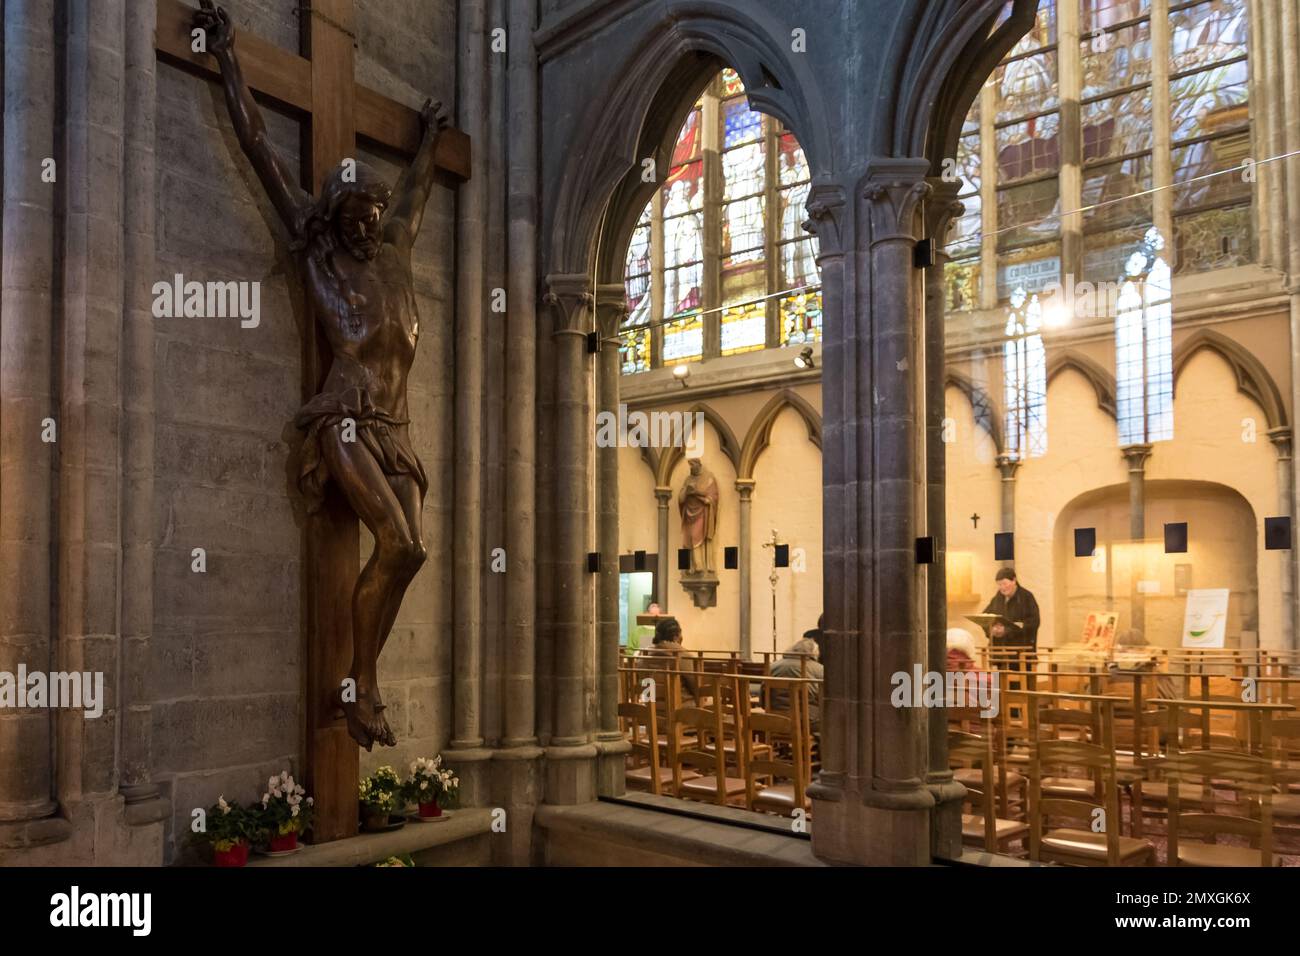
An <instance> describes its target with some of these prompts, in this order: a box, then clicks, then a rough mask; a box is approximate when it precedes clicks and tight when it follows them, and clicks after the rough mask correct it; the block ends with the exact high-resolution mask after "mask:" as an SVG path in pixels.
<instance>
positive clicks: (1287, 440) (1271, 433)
mask: <svg viewBox="0 0 1300 956" xmlns="http://www.w3.org/2000/svg"><path fill="white" fill-rule="evenodd" d="M1267 434H1268V440H1269V441H1271V442H1272V443H1273V449H1274V450H1275V451H1276V452H1277V457H1278V458H1280V459H1286V458H1290V457H1291V451H1292V447H1293V446H1292V442H1291V426H1290V425H1283V426H1281V427H1279V428H1270V429H1269V430H1268V432H1267Z"/></svg>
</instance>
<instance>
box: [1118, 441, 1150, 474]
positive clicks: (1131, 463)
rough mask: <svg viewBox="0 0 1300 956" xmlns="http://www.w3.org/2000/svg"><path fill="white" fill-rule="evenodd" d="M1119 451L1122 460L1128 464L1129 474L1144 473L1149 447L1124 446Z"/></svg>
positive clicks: (1143, 445)
mask: <svg viewBox="0 0 1300 956" xmlns="http://www.w3.org/2000/svg"><path fill="white" fill-rule="evenodd" d="M1119 451H1120V454H1122V455H1123V456H1124V460H1125V461H1127V462H1128V470H1129V473H1130V474H1134V473H1137V474H1141V473H1142V472H1144V471H1146V466H1147V459H1148V458H1150V457H1151V446H1150V445H1148V444H1142V445H1125V446H1124V447H1123V448H1121V449H1120V450H1119Z"/></svg>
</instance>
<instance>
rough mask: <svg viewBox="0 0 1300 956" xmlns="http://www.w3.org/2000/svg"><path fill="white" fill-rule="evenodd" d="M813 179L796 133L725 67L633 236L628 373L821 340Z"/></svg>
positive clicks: (691, 116)
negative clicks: (811, 216)
mask: <svg viewBox="0 0 1300 956" xmlns="http://www.w3.org/2000/svg"><path fill="white" fill-rule="evenodd" d="M706 116H709V117H716V123H715V122H713V121H712V120H710V121H709V122H708V123H706V122H705V117H706ZM811 179H812V173H811V170H810V169H809V164H808V159H807V157H806V156H805V155H804V151H803V148H802V147H801V146H800V145H799V143H798V141H797V140H796V139H795V137H794V135H793V134H792V133H790V132H787V131H786V130H784V129H782V127H781V124H780V123H778V122H777V121H776V120H774V119H772V118H770V117H765V116H763V115H762V114H761V113H758V112H756V111H754V110H752V109H751V108H750V104H749V100H748V97H747V96H746V94H745V88H744V84H743V83H742V82H741V80H740V77H739V75H738V74H737V73H736V72H735V71H733V70H730V69H728V70H724V71H722V73H721V74H719V75H718V76H717V77H716V78H715V79H714V81H713V82H712V83H711V84H710V85H709V87H708V88H707V89H706V91H705V92H704V94H703V95H702V96H701V98H700V100H699V102H698V103H696V105H695V106H694V107H693V108H692V109H691V111H690V112H689V113H688V114H687V116H686V119H685V121H684V122H683V126H682V128H681V130H680V132H679V133H678V136H677V140H676V143H675V146H674V149H673V155H672V163H671V165H670V168H669V171H668V174H667V176H665V178H664V180H663V183H662V185H661V188H660V189H659V190H658V191H657V194H656V195H655V197H654V199H652V200H651V202H650V203H649V204H648V205H647V206H646V209H645V212H644V213H643V214H642V216H641V218H640V219H639V220H638V222H637V224H636V226H635V228H634V229H633V235H632V237H631V239H630V242H629V245H628V251H627V257H626V262H625V267H624V286H625V290H626V295H627V307H628V318H627V319H626V321H625V322H624V324H623V332H622V335H623V370H624V372H626V373H632V372H639V371H644V370H646V369H647V368H651V367H656V366H660V365H670V364H676V363H678V362H690V361H697V360H701V359H704V358H707V357H710V355H719V354H720V355H734V354H738V353H740V352H747V351H751V350H755V349H762V348H766V347H768V346H775V345H778V344H780V345H785V344H793V343H802V342H809V341H814V340H816V339H818V338H820V336H821V289H820V283H821V279H820V275H819V271H818V267H817V255H818V249H817V242H816V239H815V238H814V237H813V236H811V235H810V234H809V233H808V232H807V231H806V230H805V229H804V228H803V224H804V222H805V221H806V220H807V218H808V214H807V210H806V205H807V201H808V194H809V190H810V188H811ZM709 342H712V343H714V344H712V345H707V344H706V343H709ZM707 349H712V350H713V351H712V352H711V353H709V354H706V350H707ZM656 352H657V354H656Z"/></svg>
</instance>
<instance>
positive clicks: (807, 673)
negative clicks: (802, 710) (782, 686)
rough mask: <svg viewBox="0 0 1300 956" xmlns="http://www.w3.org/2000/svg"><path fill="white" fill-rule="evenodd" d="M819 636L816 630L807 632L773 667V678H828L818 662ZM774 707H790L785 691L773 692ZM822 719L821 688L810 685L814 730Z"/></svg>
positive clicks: (819, 654)
mask: <svg viewBox="0 0 1300 956" xmlns="http://www.w3.org/2000/svg"><path fill="white" fill-rule="evenodd" d="M819 635H820V631H818V630H817V629H815V628H814V629H813V630H811V631H805V632H804V635H803V637H802V638H801V639H799V640H797V641H795V642H794V643H793V644H792V645H790V648H789V649H788V650H787V651H786V652H785V653H784V654H782V655H781V658H780V659H779V660H777V661H776V662H775V663H774V664H773V665H772V676H773V677H809V678H812V679H813V680H818V681H820V680H823V679H824V678H825V676H826V668H825V667H823V666H822V663H821V661H820V660H818V658H819V657H820V656H821V649H820V648H819V647H818V646H817V636H819ZM772 706H773V707H774V708H775V709H777V710H785V709H786V708H787V707H788V706H789V704H788V703H787V702H786V698H785V692H784V691H773V692H772ZM820 717H821V687H820V686H819V685H818V684H809V685H808V720H809V721H810V722H811V723H812V726H813V729H814V730H815V729H816V727H817V721H818V719H819V718H820Z"/></svg>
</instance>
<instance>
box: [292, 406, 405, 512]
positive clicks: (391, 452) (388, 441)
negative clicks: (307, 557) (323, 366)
mask: <svg viewBox="0 0 1300 956" xmlns="http://www.w3.org/2000/svg"><path fill="white" fill-rule="evenodd" d="M345 418H350V419H352V420H353V421H354V422H356V432H357V441H359V442H360V443H361V444H362V445H363V446H365V448H366V449H367V450H368V451H369V452H370V454H371V455H373V456H374V458H375V461H377V462H378V463H379V467H380V468H381V469H383V472H384V474H386V475H409V476H410V477H412V478H414V479H415V481H416V484H418V485H419V486H420V495H421V497H423V496H424V494H425V492H427V491H428V490H429V480H428V478H426V477H425V474H424V466H423V465H421V464H420V459H419V457H417V456H416V454H415V449H414V448H412V447H411V441H410V439H409V438H408V437H407V434H406V431H405V430H404V429H402V428H401V427H400V426H402V425H406V424H407V422H406V421H405V420H403V419H398V418H394V417H393V416H392V415H390V414H389V413H388V412H386V411H384V410H383V409H382V408H380V407H379V406H378V405H376V404H375V403H374V401H373V400H372V399H371V397H370V393H369V392H368V391H366V390H365V389H364V388H360V387H356V388H350V389H347V390H346V391H343V392H340V393H337V394H333V393H325V392H323V393H321V394H320V395H317V396H316V397H315V398H313V399H312V400H311V401H310V402H308V403H307V404H306V405H304V406H303V407H302V408H301V409H299V410H298V414H297V415H295V416H294V418H293V423H294V426H295V427H297V428H299V429H300V430H302V431H303V432H305V433H306V435H305V438H304V440H303V446H302V465H301V467H300V468H299V470H298V489H299V490H300V491H301V492H302V494H303V497H305V498H306V499H307V510H308V511H309V512H315V511H317V510H319V508H320V506H321V503H322V501H323V500H324V498H325V483H326V482H327V481H329V478H330V470H329V465H328V464H326V462H325V457H324V455H322V454H321V449H320V433H321V430H322V429H326V428H330V427H332V426H334V425H337V424H339V423H340V422H342V421H343V420H344V419H345Z"/></svg>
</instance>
